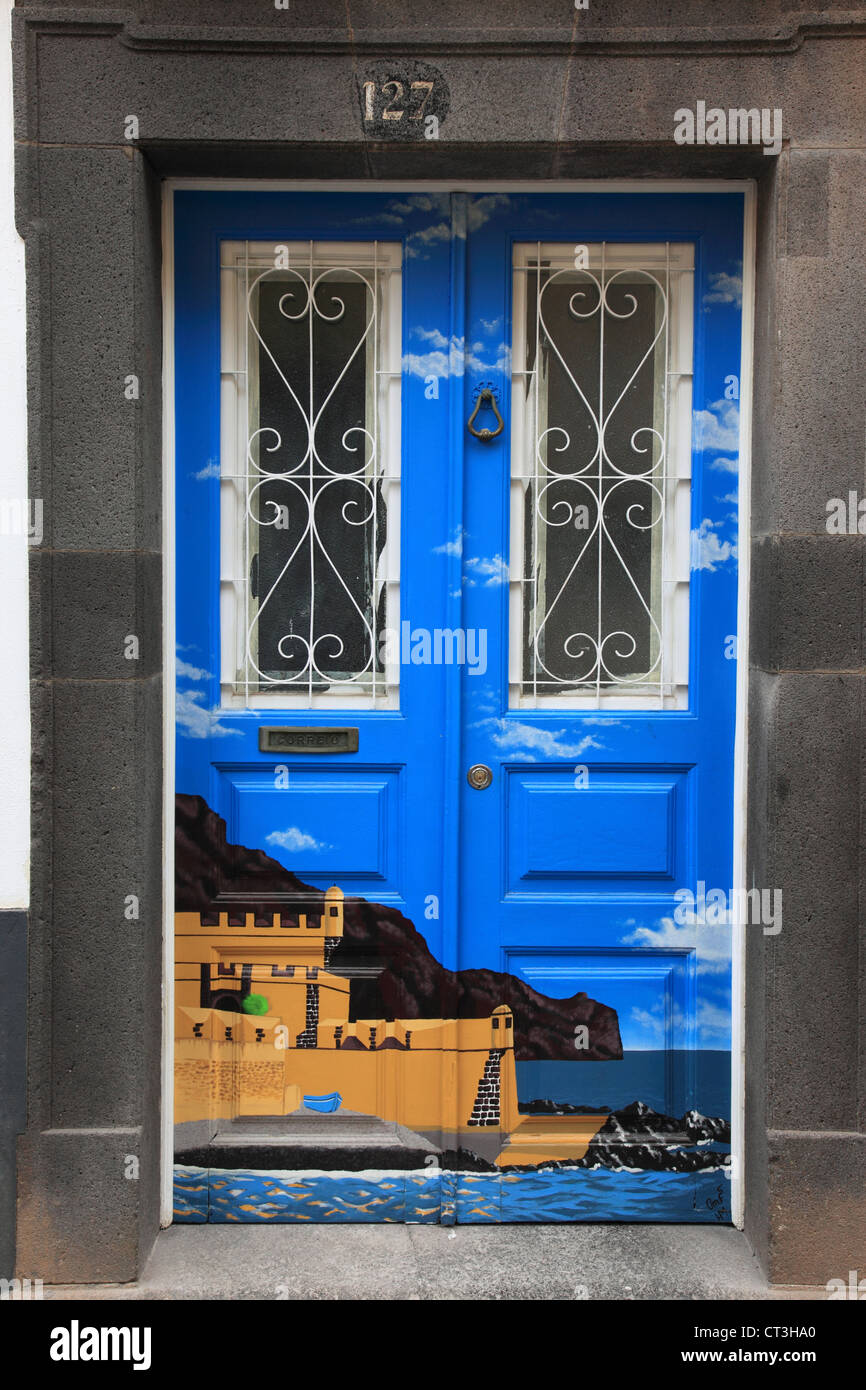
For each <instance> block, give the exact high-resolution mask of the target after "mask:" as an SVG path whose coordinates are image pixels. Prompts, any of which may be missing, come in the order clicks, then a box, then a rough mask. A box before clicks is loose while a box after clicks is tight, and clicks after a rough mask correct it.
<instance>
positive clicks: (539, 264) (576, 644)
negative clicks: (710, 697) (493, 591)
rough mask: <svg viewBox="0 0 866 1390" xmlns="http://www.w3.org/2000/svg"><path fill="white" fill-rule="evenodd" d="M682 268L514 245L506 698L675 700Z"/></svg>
mask: <svg viewBox="0 0 866 1390" xmlns="http://www.w3.org/2000/svg"><path fill="white" fill-rule="evenodd" d="M692 267H693V251H692V248H691V247H690V246H679V245H677V246H671V245H661V246H624V245H616V246H611V245H609V244H604V243H598V244H595V245H589V246H582V247H577V248H575V247H574V246H573V245H568V246H562V245H539V244H534V245H528V246H527V245H523V246H517V247H516V248H515V289H514V306H515V307H514V381H513V394H512V404H513V447H512V552H511V553H512V559H511V579H512V583H511V592H512V654H511V687H512V690H511V693H512V703H513V704H518V705H521V706H526V705H530V706H531V705H546V704H555V705H593V706H600V705H610V704H615V705H620V706H623V705H625V706H632V707H633V706H635V705H638V706H646V707H653V706H661V707H665V706H674V707H676V706H678V705H681V704H684V703H685V701H686V698H687V690H686V683H687V669H686V665H687V663H686V661H685V660H684V651H683V644H684V643H685V642H686V640H687V632H688V603H687V594H688V545H687V541H688V526H689V517H688V502H689V472H690V468H689V457H690V441H689V438H688V421H689V414H690V409H691V386H690V383H691V297H692ZM683 524H684V528H685V529H684V531H683ZM684 542H685V544H684ZM515 648H516V650H515Z"/></svg>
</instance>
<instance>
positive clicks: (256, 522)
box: [175, 192, 743, 1222]
mask: <svg viewBox="0 0 866 1390" xmlns="http://www.w3.org/2000/svg"><path fill="white" fill-rule="evenodd" d="M742 214H743V207H742V197H741V195H739V194H707V195H694V194H682V195H674V194H664V195H656V194H653V195H644V194H642V195H625V194H609V195H598V194H592V195H590V194H583V193H582V194H549V193H539V194H537V195H535V194H533V195H530V194H519V195H512V194H500V193H485V194H478V195H466V194H453V195H448V194H440V193H417V194H389V193H369V194H368V193H363V194H358V193H352V194H349V193H328V194H320V193H317V194H315V195H312V194H290V193H248V194H235V193H232V194H228V193H226V194H221V193H213V192H181V193H177V194H176V195H175V218H176V245H175V263H176V278H177V285H176V366H177V393H176V399H177V430H176V435H177V505H178V524H177V594H178V603H177V634H178V695H177V711H178V744H177V792H178V798H177V854H176V864H177V883H178V886H177V901H176V908H177V912H176V922H175V928H176V959H177V970H176V986H175V997H176V1006H177V1007H176V1060H177V1066H176V1120H177V1129H176V1136H177V1137H176V1156H177V1165H178V1166H177V1197H178V1206H177V1219H179V1220H194V1221H195V1220H198V1221H202V1220H212V1221H228V1220H253V1221H256V1220H259V1221H268V1220H271V1221H273V1220H276V1221H291V1220H310V1219H312V1220H335V1221H358V1220H362V1221H371V1220H421V1221H445V1222H448V1221H453V1220H460V1221H470V1222H489V1221H515V1220H520V1221H524V1220H542V1221H545V1220H554V1221H560V1220H599V1219H643V1220H684V1221H710V1220H719V1219H727V1210H728V1207H727V1171H728V1170H727V1166H726V1165H727V1157H726V1154H727V1147H728V1145H727V1141H728V1137H729V1136H728V1127H727V1126H728V1122H729V1119H730V1058H729V1046H730V926H729V922H728V920H727V919H724V920H722V921H720V922H718V923H713V921H712V916H710V917H709V925H707V924H696V923H695V922H694V921H693V920H692V919H689V918H688V917H687V916H686V918H685V919H683V914H682V912H681V911H680V902H681V896H682V895H681V893H680V890H683V889H692V890H695V889H696V887H697V885H698V883H699V882H703V883H704V884H709V885H712V886H718V887H721V888H723V889H726V888H727V886H729V885H730V883H731V854H732V821H733V792H732V762H733V732H734V690H735V662H733V661H731V660H728V659H726V658H727V656H728V655H730V639H731V635H732V634H735V633H736V569H735V566H736V546H735V542H736V498H735V487H736V482H735V478H736V464H737V454H736V451H737V420H736V402H735V400H729V399H728V398H727V397H726V394H725V391H726V382H728V383H729V382H730V381H731V380H736V379H737V378H738V376H739V333H740V328H739V321H740V319H739V316H740V306H739V304H738V302H737V301H736V295H735V287H736V284H737V275H738V258H739V257H740V256H741V254H742V252H741V228H742ZM732 287H733V288H732ZM470 424H471V425H472V429H471V430H470V429H469V428H468V425H470ZM500 425H501V428H500ZM479 767H480V768H481V769H482V775H481V776H480V777H479V776H476V775H475V769H477V768H479ZM470 768H471V769H473V776H472V778H471V779H470V778H469V776H468V775H467V774H468V773H469V770H470ZM485 769H486V770H487V771H484V770H485ZM678 894H679V895H680V896H679V897H678V896H677V895H678ZM646 1107H649V1112H648V1111H647V1109H646ZM287 1173H289V1174H291V1181H289V1180H288V1179H287V1178H286V1176H285V1175H286V1174H287Z"/></svg>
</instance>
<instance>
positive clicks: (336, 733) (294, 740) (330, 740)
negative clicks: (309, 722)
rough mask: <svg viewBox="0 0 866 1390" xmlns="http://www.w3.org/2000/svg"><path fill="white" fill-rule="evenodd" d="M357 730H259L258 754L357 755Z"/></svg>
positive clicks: (271, 728) (313, 728)
mask: <svg viewBox="0 0 866 1390" xmlns="http://www.w3.org/2000/svg"><path fill="white" fill-rule="evenodd" d="M357 751H358V730H357V729H323V728H322V727H321V725H317V726H315V727H312V728H307V729H302V728H298V727H297V726H295V727H293V728H283V729H277V728H273V727H270V728H268V727H265V728H260V729H259V752H260V753H357Z"/></svg>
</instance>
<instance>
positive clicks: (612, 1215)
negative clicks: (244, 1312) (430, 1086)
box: [174, 1167, 731, 1225]
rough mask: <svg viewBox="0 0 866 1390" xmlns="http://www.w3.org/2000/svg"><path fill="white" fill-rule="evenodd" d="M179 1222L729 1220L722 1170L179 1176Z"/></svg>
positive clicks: (185, 1172) (180, 1172) (216, 1172)
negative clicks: (679, 1171) (689, 1171)
mask: <svg viewBox="0 0 866 1390" xmlns="http://www.w3.org/2000/svg"><path fill="white" fill-rule="evenodd" d="M174 1219H175V1221H178V1222H204V1221H211V1222H218V1223H230V1222H237V1223H241V1222H261V1223H265V1224H267V1223H271V1224H273V1225H281V1224H284V1223H288V1222H311V1223H317V1222H344V1223H346V1222H409V1223H412V1222H420V1223H427V1224H432V1225H435V1224H445V1225H449V1224H453V1223H454V1222H458V1223H460V1224H469V1225H477V1224H484V1223H492V1222H560V1221H593V1222H598V1221H653V1222H659V1221H677V1222H695V1223H706V1222H710V1223H713V1224H716V1223H720V1222H729V1221H730V1219H731V1214H730V1183H729V1173H728V1170H727V1169H725V1168H722V1167H719V1168H712V1169H708V1170H707V1169H705V1170H703V1171H701V1172H698V1173H668V1172H646V1171H640V1172H635V1171H631V1170H625V1171H623V1170H618V1171H610V1170H608V1169H572V1170H553V1171H551V1170H547V1171H540V1172H539V1171H532V1172H528V1173H521V1174H517V1173H451V1172H440V1171H438V1170H436V1169H425V1170H424V1171H423V1172H401V1171H399V1170H395V1171H381V1172H363V1173H338V1172H329V1173H323V1172H303V1173H298V1172H293V1173H290V1172H285V1173H281V1172H268V1173H257V1172H249V1171H245V1170H238V1171H233V1172H226V1171H223V1170H221V1169H218V1168H210V1169H204V1168H177V1169H176V1170H175V1218H174Z"/></svg>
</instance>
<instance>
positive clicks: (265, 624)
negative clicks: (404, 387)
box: [220, 241, 400, 708]
mask: <svg viewBox="0 0 866 1390" xmlns="http://www.w3.org/2000/svg"><path fill="white" fill-rule="evenodd" d="M222 300H223V304H222V355H223V362H222V407H223V409H222V415H223V434H222V462H221V470H220V477H221V481H222V494H223V495H222V512H223V541H222V552H223V554H222V560H223V566H222V584H221V590H222V593H221V598H222V620H223V621H222V625H223V670H222V686H223V703H224V704H228V705H230V706H231V705H240V706H242V707H244V706H250V705H267V704H270V705H279V706H283V707H293V706H294V707H300V708H317V707H320V706H322V707H328V706H340V705H349V706H353V705H355V706H357V705H359V704H360V705H361V706H368V707H369V706H372V707H377V706H381V705H393V704H395V703H396V689H397V681H398V674H399V667H398V666H396V665H394V666H393V667H390V666H388V665H386V659H387V655H388V653H387V644H386V643H384V642H383V641H382V637H381V634H382V633H383V631H384V630H385V629H386V628H388V627H389V626H395V625H396V622H397V607H398V601H399V595H398V566H397V556H398V546H399V471H400V470H399V457H400V438H399V434H400V395H399V392H400V255H399V247H396V248H395V247H394V246H392V245H389V244H383V243H375V242H374V243H345V244H342V245H340V244H339V243H323V242H312V241H309V242H287V243H282V244H280V243H276V244H275V243H250V242H224V243H223V244H222Z"/></svg>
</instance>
